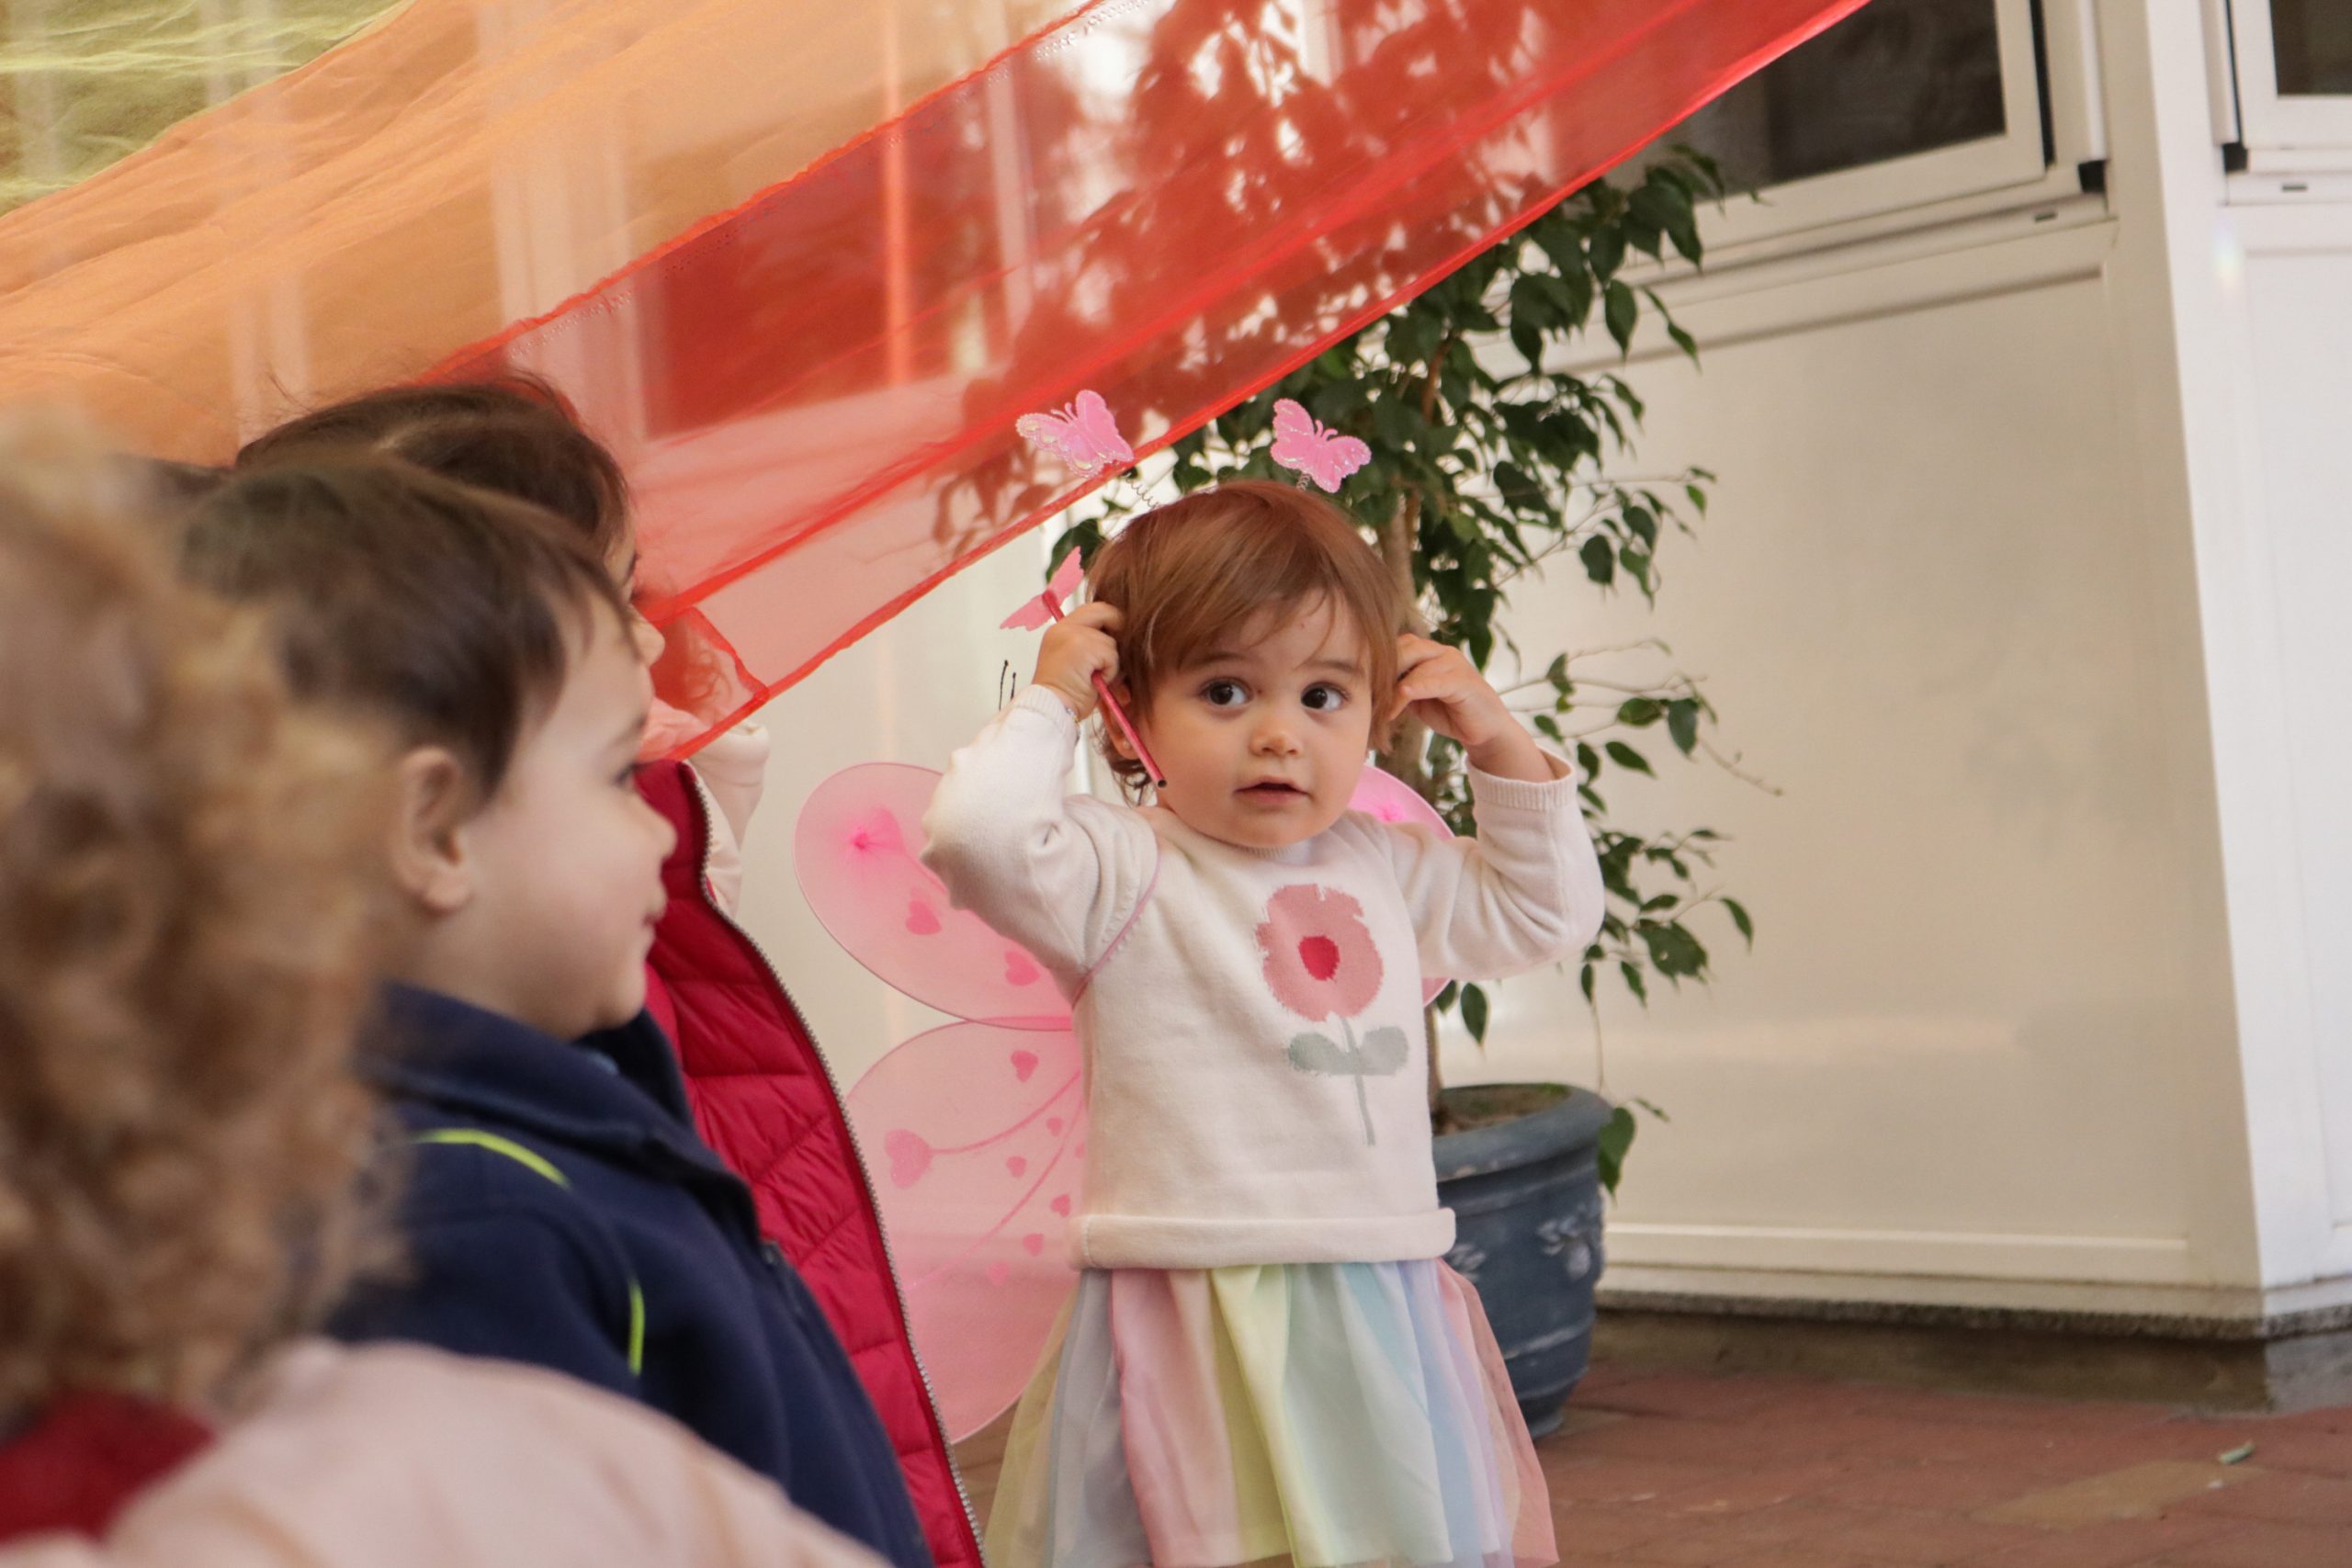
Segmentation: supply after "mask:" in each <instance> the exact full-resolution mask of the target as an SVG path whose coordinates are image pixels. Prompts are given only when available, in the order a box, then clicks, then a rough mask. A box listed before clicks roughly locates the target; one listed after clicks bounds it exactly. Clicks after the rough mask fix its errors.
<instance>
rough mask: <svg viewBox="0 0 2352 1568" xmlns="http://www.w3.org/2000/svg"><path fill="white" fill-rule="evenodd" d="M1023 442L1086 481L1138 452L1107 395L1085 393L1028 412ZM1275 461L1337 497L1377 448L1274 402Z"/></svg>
mask: <svg viewBox="0 0 2352 1568" xmlns="http://www.w3.org/2000/svg"><path fill="white" fill-rule="evenodd" d="M1012 428H1013V429H1014V430H1016V431H1018V432H1020V434H1021V438H1022V439H1023V441H1026V442H1028V443H1029V445H1031V446H1035V448H1037V450H1039V451H1040V452H1043V453H1045V454H1046V456H1047V457H1058V458H1060V459H1061V460H1062V462H1064V463H1065V464H1067V465H1069V468H1070V469H1071V471H1072V472H1074V473H1076V474H1078V475H1079V476H1080V477H1081V478H1084V479H1092V478H1094V477H1095V476H1096V475H1097V474H1113V473H1116V472H1118V471H1119V470H1120V469H1121V468H1127V467H1129V466H1130V465H1132V464H1133V463H1134V462H1135V460H1136V449H1135V448H1134V447H1132V446H1128V445H1127V439H1126V437H1125V436H1124V435H1121V434H1119V422H1118V421H1117V420H1116V419H1114V417H1112V413H1111V405H1110V404H1109V403H1106V402H1104V401H1103V394H1102V393H1100V392H1096V391H1091V390H1089V391H1083V392H1080V393H1079V394H1078V397H1077V398H1076V400H1073V401H1071V402H1070V403H1069V404H1067V405H1065V406H1064V407H1063V408H1061V409H1059V410H1057V411H1056V412H1051V413H1024V414H1023V415H1022V416H1021V417H1020V418H1019V419H1016V420H1014V421H1013V422H1012ZM1272 457H1273V459H1274V461H1275V462H1277V463H1279V464H1281V465H1282V466H1283V468H1289V469H1291V470H1292V471H1293V472H1295V473H1296V474H1298V475H1299V476H1300V481H1301V482H1302V483H1304V482H1305V481H1306V480H1307V479H1313V480H1314V481H1315V482H1316V483H1317V484H1318V485H1320V486H1322V487H1323V491H1324V493H1326V494H1328V495H1337V494H1339V492H1340V481H1341V480H1343V479H1346V478H1347V477H1348V476H1349V475H1350V474H1352V473H1354V472H1355V471H1356V470H1357V469H1358V468H1363V466H1364V465H1365V464H1366V463H1369V462H1371V461H1372V448H1371V447H1369V446H1365V445H1364V444H1363V442H1361V441H1359V440H1357V439H1356V438H1355V437H1354V436H1352V435H1342V434H1340V433H1339V432H1338V431H1336V430H1333V429H1332V428H1331V427H1330V426H1329V425H1328V424H1325V423H1322V422H1321V421H1320V420H1317V418H1316V417H1315V416H1314V415H1313V414H1310V413H1308V412H1306V410H1305V409H1304V408H1301V407H1300V406H1299V405H1298V404H1297V403H1296V402H1295V401H1294V400H1291V399H1289V398H1284V399H1283V400H1281V401H1279V402H1277V403H1275V404H1274V449H1273V452H1272Z"/></svg>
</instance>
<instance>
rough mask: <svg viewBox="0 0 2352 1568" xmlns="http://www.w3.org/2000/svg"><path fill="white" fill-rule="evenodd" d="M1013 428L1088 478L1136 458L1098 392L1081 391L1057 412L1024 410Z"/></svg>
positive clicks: (1025, 438)
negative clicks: (1029, 411) (1073, 399)
mask: <svg viewBox="0 0 2352 1568" xmlns="http://www.w3.org/2000/svg"><path fill="white" fill-rule="evenodd" d="M1012 428H1013V429H1015V430H1017V431H1019V432H1020V433H1021V439H1023V441H1026V442H1028V443H1029V444H1030V445H1031V446H1035V447H1036V448H1037V449H1038V450H1039V451H1041V452H1044V453H1046V455H1047V456H1049V457H1059V458H1060V459H1061V460H1062V461H1063V462H1065V463H1067V464H1069V466H1070V467H1071V468H1073V469H1075V470H1077V471H1078V472H1079V473H1080V474H1083V475H1085V476H1086V477H1087V478H1089V479H1091V478H1092V477H1093V476H1094V475H1096V474H1100V473H1107V472H1109V471H1110V470H1111V469H1113V468H1125V467H1126V466H1127V465H1128V464H1129V463H1132V462H1134V461H1135V460H1136V449H1135V448H1134V447H1132V446H1128V445H1127V438H1126V437H1125V436H1124V435H1121V434H1119V422H1118V421H1117V420H1115V419H1114V418H1112V417H1111V405H1110V404H1108V403H1106V402H1104V401H1103V394H1102V393H1100V392H1096V391H1084V392H1080V393H1079V394H1078V398H1077V400H1076V401H1074V402H1071V403H1069V405H1068V406H1066V407H1065V408H1063V409H1062V410H1061V411H1060V412H1057V413H1024V414H1023V415H1022V416H1021V417H1020V418H1019V419H1016V420H1014V421H1013V422H1012Z"/></svg>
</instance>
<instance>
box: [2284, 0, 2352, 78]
mask: <svg viewBox="0 0 2352 1568" xmlns="http://www.w3.org/2000/svg"><path fill="white" fill-rule="evenodd" d="M2270 36H2271V39H2272V40H2273V44H2274V47H2275V48H2276V50H2277V52H2278V90H2279V91H2280V92H2281V93H2290V94H2296V95H2301V94H2306V93H2352V4H2347V0H2270Z"/></svg>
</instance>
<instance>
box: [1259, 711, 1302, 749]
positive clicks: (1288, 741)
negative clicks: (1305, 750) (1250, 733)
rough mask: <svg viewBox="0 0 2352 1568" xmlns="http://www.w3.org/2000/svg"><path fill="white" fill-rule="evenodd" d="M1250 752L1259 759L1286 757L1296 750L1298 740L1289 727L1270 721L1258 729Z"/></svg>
mask: <svg viewBox="0 0 2352 1568" xmlns="http://www.w3.org/2000/svg"><path fill="white" fill-rule="evenodd" d="M1252 740H1253V744H1252V745H1251V747H1250V750H1254V751H1256V752H1257V753H1258V754H1259V755H1260V756H1261V757H1288V756H1292V755H1294V754H1295V753H1296V751H1297V750H1298V738H1297V736H1296V735H1295V733H1294V732H1293V730H1292V728H1291V727H1290V726H1289V725H1287V724H1284V723H1283V722H1282V721H1281V720H1279V719H1272V720H1269V721H1268V722H1266V723H1264V724H1261V725H1260V726H1259V727H1258V732H1257V734H1256V735H1255V736H1254V737H1253V738H1252Z"/></svg>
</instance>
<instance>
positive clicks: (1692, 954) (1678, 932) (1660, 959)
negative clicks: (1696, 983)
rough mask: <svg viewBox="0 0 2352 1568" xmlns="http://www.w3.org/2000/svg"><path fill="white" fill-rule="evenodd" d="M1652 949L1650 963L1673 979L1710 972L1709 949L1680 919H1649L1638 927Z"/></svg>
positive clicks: (1693, 976) (1645, 944)
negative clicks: (1708, 969) (1708, 966)
mask: <svg viewBox="0 0 2352 1568" xmlns="http://www.w3.org/2000/svg"><path fill="white" fill-rule="evenodd" d="M1634 931H1636V933H1637V934H1639V935H1640V937H1641V939H1642V945H1643V946H1644V947H1646V948H1647V949H1649V955H1650V967H1651V968H1653V969H1655V970H1657V972H1658V973H1659V974H1661V975H1663V976H1666V977H1667V978H1668V979H1669V980H1682V979H1687V978H1695V977H1697V976H1701V975H1703V974H1705V973H1706V972H1707V950H1706V948H1705V947H1704V946H1702V944H1701V943H1700V941H1699V939H1698V938H1697V937H1695V936H1692V935H1691V933H1690V931H1688V930H1686V929H1685V928H1684V927H1683V924H1682V922H1681V921H1679V920H1667V921H1655V920H1645V921H1643V922H1642V923H1641V924H1640V925H1639V926H1636V927H1635V928H1634Z"/></svg>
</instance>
